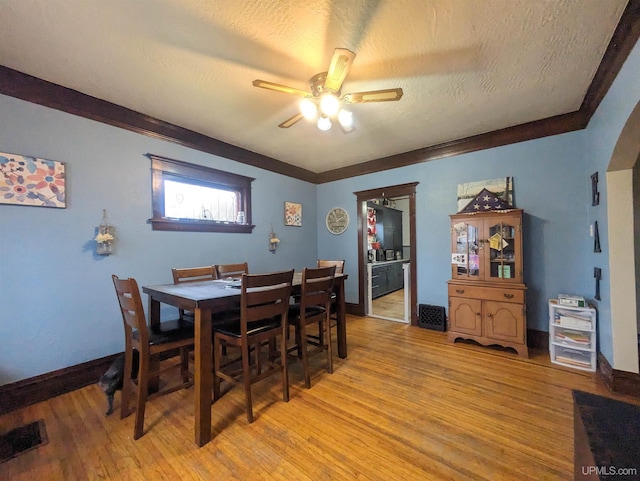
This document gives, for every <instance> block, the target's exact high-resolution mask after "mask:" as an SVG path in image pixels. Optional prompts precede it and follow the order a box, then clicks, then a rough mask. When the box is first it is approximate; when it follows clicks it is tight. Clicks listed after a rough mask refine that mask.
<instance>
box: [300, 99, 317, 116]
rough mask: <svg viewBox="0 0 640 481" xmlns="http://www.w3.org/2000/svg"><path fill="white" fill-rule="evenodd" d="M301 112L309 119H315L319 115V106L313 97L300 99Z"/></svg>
mask: <svg viewBox="0 0 640 481" xmlns="http://www.w3.org/2000/svg"><path fill="white" fill-rule="evenodd" d="M300 113H301V114H302V116H303V117H304V118H305V119H307V120H314V119H315V118H316V117H317V115H318V106H317V105H316V103H315V102H314V101H313V100H311V99H302V100H301V101H300Z"/></svg>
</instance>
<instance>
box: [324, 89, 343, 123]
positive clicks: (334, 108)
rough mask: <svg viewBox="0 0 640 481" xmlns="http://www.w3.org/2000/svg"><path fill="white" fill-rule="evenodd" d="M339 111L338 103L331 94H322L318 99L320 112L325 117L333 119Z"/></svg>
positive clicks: (336, 98)
mask: <svg viewBox="0 0 640 481" xmlns="http://www.w3.org/2000/svg"><path fill="white" fill-rule="evenodd" d="M338 110H340V101H339V100H338V97H336V96H335V95H333V94H332V93H324V94H322V96H321V97H320V111H321V112H322V113H323V114H324V115H326V116H327V117H333V116H334V115H336V114H337V113H338Z"/></svg>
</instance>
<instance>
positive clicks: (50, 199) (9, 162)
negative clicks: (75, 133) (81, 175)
mask: <svg viewBox="0 0 640 481" xmlns="http://www.w3.org/2000/svg"><path fill="white" fill-rule="evenodd" d="M65 188H66V178H65V164H64V162H59V161H57V160H46V159H39V158H37V157H29V156H27V155H19V154H8V153H4V152H0V203H1V204H13V205H29V206H34V207H56V208H59V209H64V208H66V206H67V203H66V194H65V192H66V189H65Z"/></svg>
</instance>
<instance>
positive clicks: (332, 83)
mask: <svg viewBox="0 0 640 481" xmlns="http://www.w3.org/2000/svg"><path fill="white" fill-rule="evenodd" d="M354 58H356V54H355V53H353V52H352V51H351V50H347V49H346V48H337V49H335V50H334V52H333V57H331V63H330V64H329V70H328V71H327V79H326V80H325V82H324V88H325V90H330V91H332V92H338V91H339V90H340V88H341V87H342V82H344V79H345V78H346V77H347V74H348V73H349V69H350V68H351V64H352V63H353V59H354Z"/></svg>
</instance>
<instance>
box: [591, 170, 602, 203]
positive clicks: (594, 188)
mask: <svg viewBox="0 0 640 481" xmlns="http://www.w3.org/2000/svg"><path fill="white" fill-rule="evenodd" d="M598 204H600V192H598V173H597V172H596V173H594V174H591V205H598Z"/></svg>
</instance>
